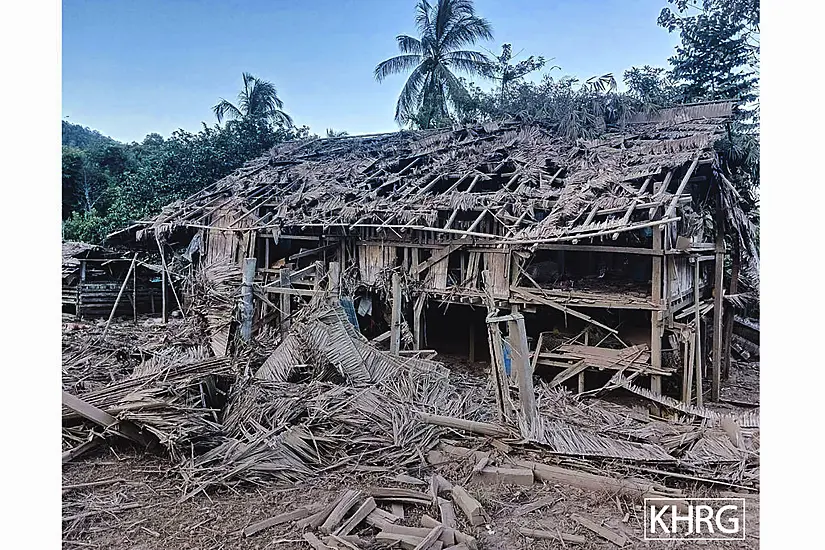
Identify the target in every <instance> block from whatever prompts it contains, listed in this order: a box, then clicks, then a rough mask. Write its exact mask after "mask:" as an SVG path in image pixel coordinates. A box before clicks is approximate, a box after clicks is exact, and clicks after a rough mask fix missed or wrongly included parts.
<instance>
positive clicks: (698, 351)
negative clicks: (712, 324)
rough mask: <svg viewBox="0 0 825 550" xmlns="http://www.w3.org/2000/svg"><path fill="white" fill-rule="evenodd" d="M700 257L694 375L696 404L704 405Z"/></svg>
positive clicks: (696, 277) (695, 282)
mask: <svg viewBox="0 0 825 550" xmlns="http://www.w3.org/2000/svg"><path fill="white" fill-rule="evenodd" d="M699 266H700V263H699V258H696V261H695V263H694V270H693V302H694V304H693V305H694V311H695V314H694V323H696V333H695V337H696V339H695V344H694V345H693V349H694V361H695V365H694V368H693V370H694V373H693V374H694V376H695V377H696V405H698V406H700V407H701V406H702V316H701V314H700V312H699Z"/></svg>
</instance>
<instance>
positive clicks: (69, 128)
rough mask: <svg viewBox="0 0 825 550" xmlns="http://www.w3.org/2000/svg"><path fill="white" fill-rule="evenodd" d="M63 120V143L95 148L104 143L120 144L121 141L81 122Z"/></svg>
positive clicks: (82, 147) (69, 145) (79, 147)
mask: <svg viewBox="0 0 825 550" xmlns="http://www.w3.org/2000/svg"><path fill="white" fill-rule="evenodd" d="M62 122H63V145H65V146H68V147H77V148H78V149H94V148H96V147H99V146H102V145H118V144H119V142H118V141H115V140H114V139H112V138H110V137H109V136H104V135H103V134H101V133H100V132H98V131H97V130H92V129H91V128H85V127H83V126H81V125H79V124H72V123H71V122H66V121H65V120H64V121H62Z"/></svg>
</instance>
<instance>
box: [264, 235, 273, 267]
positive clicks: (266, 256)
mask: <svg viewBox="0 0 825 550" xmlns="http://www.w3.org/2000/svg"><path fill="white" fill-rule="evenodd" d="M270 240H271V239H270V238H269V235H266V234H264V268H266V269H269V266H270V265H272V264H270V263H269V241H270Z"/></svg>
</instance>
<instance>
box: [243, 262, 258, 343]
mask: <svg viewBox="0 0 825 550" xmlns="http://www.w3.org/2000/svg"><path fill="white" fill-rule="evenodd" d="M255 265H256V260H255V258H246V259H245V260H244V266H243V279H242V282H241V319H240V321H241V331H240V334H241V340H243V341H244V342H249V341H250V340H252V313H253V311H254V304H253V301H252V284H253V282H254V281H255Z"/></svg>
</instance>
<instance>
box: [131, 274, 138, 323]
mask: <svg viewBox="0 0 825 550" xmlns="http://www.w3.org/2000/svg"><path fill="white" fill-rule="evenodd" d="M132 317H134V319H135V324H136V325H137V267H135V268H134V269H133V270H132Z"/></svg>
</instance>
